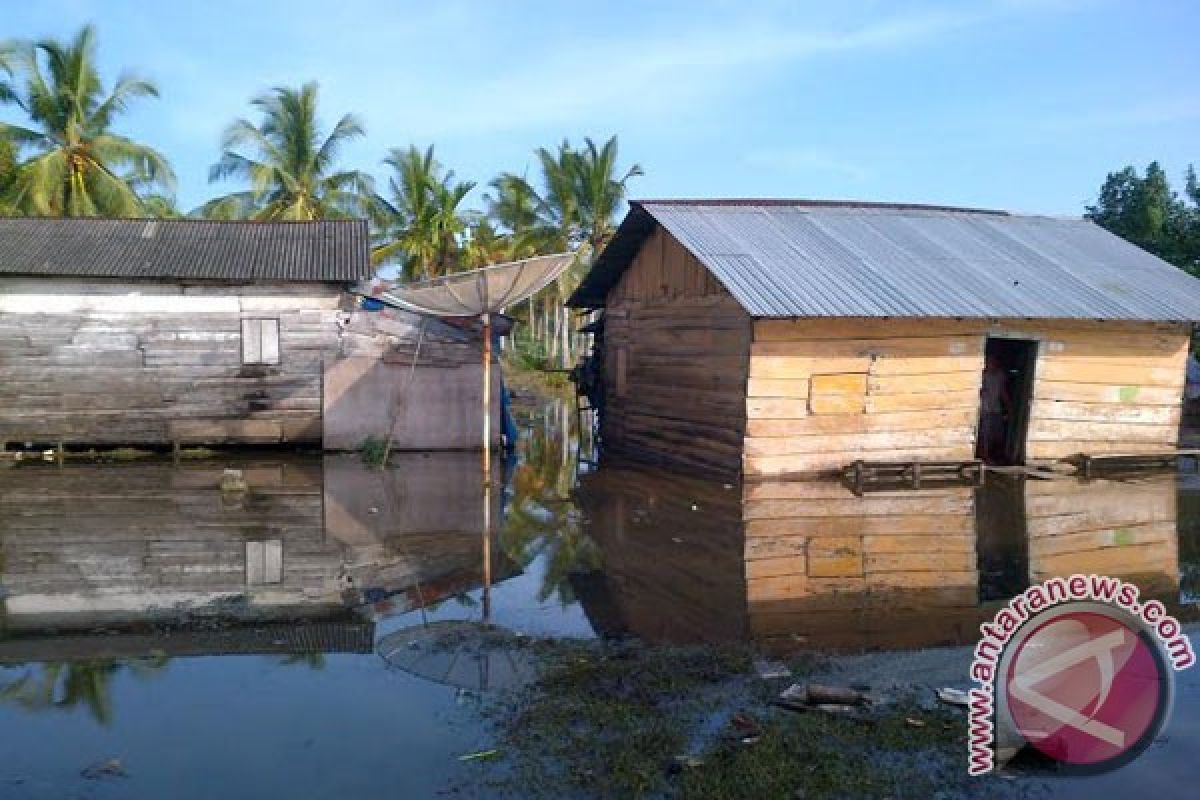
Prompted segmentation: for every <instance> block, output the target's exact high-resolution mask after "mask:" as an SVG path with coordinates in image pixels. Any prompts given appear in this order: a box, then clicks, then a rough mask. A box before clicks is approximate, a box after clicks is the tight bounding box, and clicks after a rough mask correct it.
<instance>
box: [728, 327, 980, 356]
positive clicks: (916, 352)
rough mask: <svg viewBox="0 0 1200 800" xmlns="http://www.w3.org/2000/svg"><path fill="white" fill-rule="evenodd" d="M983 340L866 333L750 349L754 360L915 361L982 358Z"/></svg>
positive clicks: (760, 343) (759, 343)
mask: <svg viewBox="0 0 1200 800" xmlns="http://www.w3.org/2000/svg"><path fill="white" fill-rule="evenodd" d="M983 341H984V340H983V337H982V336H976V335H966V336H930V335H921V334H917V335H916V336H897V337H887V336H881V337H873V336H870V335H869V334H865V333H850V334H849V335H848V336H847V337H845V338H841V339H820V340H809V341H804V340H802V341H790V342H778V341H759V340H755V342H754V344H753V345H752V346H751V350H750V352H751V355H752V356H753V357H754V358H764V359H767V358H811V359H814V360H819V359H839V358H847V359H852V358H868V359H876V358H914V357H930V358H934V357H947V356H979V355H982V353H983Z"/></svg>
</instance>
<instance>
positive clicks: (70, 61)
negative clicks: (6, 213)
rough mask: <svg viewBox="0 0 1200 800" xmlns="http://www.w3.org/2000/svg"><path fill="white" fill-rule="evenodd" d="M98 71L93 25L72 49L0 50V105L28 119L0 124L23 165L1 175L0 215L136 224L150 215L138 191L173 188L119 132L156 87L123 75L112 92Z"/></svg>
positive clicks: (52, 42)
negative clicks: (120, 122) (116, 219)
mask: <svg viewBox="0 0 1200 800" xmlns="http://www.w3.org/2000/svg"><path fill="white" fill-rule="evenodd" d="M96 63H97V58H96V36H95V30H94V29H93V28H92V27H91V26H90V25H88V26H85V27H83V28H82V29H80V31H79V32H78V33H77V34H76V35H75V37H74V38H73V39H72V40H71V41H69V42H61V41H58V40H56V39H42V40H39V41H37V42H13V43H8V44H6V45H4V46H3V48H0V103H12V104H14V105H16V106H17V107H18V108H20V109H21V110H22V111H23V112H25V114H26V115H27V116H28V118H29V125H28V126H22V125H13V124H10V123H0V140H3V141H4V142H6V143H7V145H8V148H9V150H10V151H12V152H13V153H15V158H16V159H17V162H16V168H15V172H13V173H12V174H10V175H9V176H8V177H7V178H4V177H3V176H2V175H0V188H2V189H3V195H2V199H0V208H7V209H8V210H10V211H15V212H17V213H21V214H29V215H34V216H55V217H57V216H69V217H74V216H125V217H139V216H145V214H146V210H145V208H144V207H143V205H142V201H141V198H140V196H139V193H140V192H143V191H154V190H156V189H163V190H166V191H167V192H170V191H171V190H172V189H173V187H174V183H175V175H174V173H173V172H172V171H171V168H170V166H169V165H168V164H167V161H166V159H165V158H164V157H163V156H162V155H160V154H159V153H158V151H156V150H154V149H153V148H150V147H147V146H146V145H142V144H139V143H137V142H134V141H133V140H131V139H128V138H126V137H124V136H121V135H119V134H117V133H114V132H113V131H112V126H113V123H114V122H115V121H116V119H117V117H119V116H120V115H121V114H122V113H124V112H125V111H126V110H127V108H128V107H129V105H130V103H131V102H132V101H134V100H137V99H139V98H143V97H157V96H158V89H157V88H156V87H155V86H154V84H153V83H151V82H149V81H147V80H145V79H143V78H139V77H136V76H134V75H131V74H123V75H121V76H120V77H118V78H117V81H116V83H114V84H113V86H112V88H111V90H106V89H105V87H104V84H103V81H102V80H101V78H100V74H99V72H98V71H97V69H96ZM2 169H3V166H2V165H0V170H2ZM4 183H7V184H8V185H7V186H3V184H4Z"/></svg>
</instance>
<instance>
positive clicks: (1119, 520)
mask: <svg viewBox="0 0 1200 800" xmlns="http://www.w3.org/2000/svg"><path fill="white" fill-rule="evenodd" d="M1177 497H1178V487H1177V486H1176V480H1175V476H1174V475H1161V476H1155V477H1151V478H1144V479H1141V480H1138V481H1130V482H1124V481H1122V482H1117V481H1088V482H1083V481H1048V482H1042V481H1029V482H1027V483H1026V484H1025V518H1026V532H1027V536H1028V542H1029V580H1030V582H1031V583H1037V582H1040V581H1044V580H1046V579H1047V578H1051V577H1055V576H1069V575H1071V574H1073V573H1077V572H1079V573H1084V574H1089V573H1097V574H1100V575H1111V576H1114V577H1119V578H1124V579H1126V580H1130V581H1133V582H1134V583H1135V584H1137V585H1138V586H1139V587H1140V588H1141V589H1142V593H1143V595H1160V596H1162V595H1165V596H1174V594H1175V593H1176V592H1177V590H1178V588H1179V531H1178V514H1177Z"/></svg>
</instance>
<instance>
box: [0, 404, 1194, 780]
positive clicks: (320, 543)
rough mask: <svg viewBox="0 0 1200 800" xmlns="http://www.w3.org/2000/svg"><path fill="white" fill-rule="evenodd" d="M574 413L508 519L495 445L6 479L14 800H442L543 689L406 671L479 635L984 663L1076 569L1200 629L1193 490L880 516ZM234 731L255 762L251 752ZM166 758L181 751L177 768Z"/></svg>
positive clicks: (1007, 498)
mask: <svg viewBox="0 0 1200 800" xmlns="http://www.w3.org/2000/svg"><path fill="white" fill-rule="evenodd" d="M573 413H574V412H573V410H572V409H571V408H570V407H569V406H567V405H566V404H561V403H560V404H552V405H546V406H541V405H539V406H536V407H534V408H526V409H523V410H522V417H523V419H522V421H523V436H522V440H521V442H520V448H519V452H518V453H517V454H516V455H515V456H514V457H513V458H511V459H509V460H508V461H507V462H505V463H498V464H496V471H495V474H494V475H493V476H492V479H493V485H494V486H495V487H496V488H495V490H494V491H492V492H491V493H490V496H488V497H486V499H485V493H484V492H483V482H482V476H481V475H480V473H479V471H478V464H479V460H478V457H477V456H476V455H475V454H470V453H440V454H432V453H430V454H426V453H399V454H396V455H395V456H394V460H393V462H392V464H391V466H390V467H389V468H388V469H386V470H378V469H375V468H372V467H368V466H366V465H364V464H362V463H361V462H360V461H359V460H358V459H357V458H356V457H353V456H344V455H342V456H301V455H261V454H260V455H254V456H239V457H229V458H221V459H216V460H213V461H203V462H187V461H184V462H182V463H179V464H173V463H170V462H161V461H154V462H149V461H147V462H134V463H128V464H73V463H68V464H67V465H65V466H62V467H59V466H55V465H48V464H36V465H20V466H13V465H11V464H5V465H3V466H0V738H2V739H3V740H4V741H11V742H17V741H20V742H22V743H23V744H22V746H21V747H20V748H16V749H15V750H14V753H15V754H14V755H13V756H12V757H11V758H9V759H8V762H7V763H6V764H5V765H4V766H3V767H0V781H3V780H7V779H12V780H18V781H22V783H21V784H20V785H21V786H25V787H34V788H31V789H30V790H29V791H24V790H17V789H14V790H12V791H8V789H5V790H4V791H6V792H8V794H11V795H12V796H16V797H23V796H29V797H58V796H64V795H65V794H67V793H66V792H63V791H61V787H62V785H63V782H64V781H66V780H77V779H78V772H79V769H80V768H81V767H82V766H85V765H86V764H87V763H90V762H92V761H97V760H100V759H103V758H108V757H111V756H112V755H114V754H121V755H123V757H126V758H128V759H129V760H130V762H131V768H136V770H137V777H138V779H139V780H140V781H144V783H143V784H142V787H143V788H144V789H145V791H146V793H147V795H146V796H177V797H204V796H211V795H212V794H214V793H215V792H217V788H218V787H217V784H214V782H213V781H214V780H216V779H215V778H213V777H212V776H211V775H210V773H212V772H213V771H212V770H211V769H209V768H208V767H207V766H206V765H211V764H215V763H219V764H221V765H222V769H221V770H220V772H221V775H222V778H221V783H222V784H226V783H230V784H231V783H233V782H236V783H237V785H239V786H242V787H246V790H247V791H248V792H249V791H250V790H252V789H253V790H255V791H256V792H257V795H262V796H276V795H286V796H289V797H326V796H338V795H342V796H363V795H368V794H380V793H381V791H383V790H392V789H395V788H396V787H397V786H402V787H403V788H404V789H405V790H406V792H407V793H408V794H409V795H412V796H426V795H430V794H433V793H434V792H435V791H436V790H437V789H438V788H441V787H442V786H443V785H444V783H445V781H446V779H447V776H449V775H451V774H453V772H454V769H455V767H454V765H455V764H456V763H457V761H456V759H455V758H454V755H453V754H458V753H463V752H470V751H471V750H473V749H479V748H480V747H485V746H487V745H488V742H487V740H486V738H484V737H485V736H486V734H484V733H483V732H481V730H480V728H479V727H478V725H477V724H476V723H473V722H472V723H464V724H462V725H457V726H456V725H454V724H450V723H451V721H453V720H455V719H457V717H456V716H455V715H456V714H457V713H459V711H458V710H459V709H460V708H461V707H462V706H463V703H464V692H466V693H467V695H470V694H472V693H473V692H474V691H475V690H483V689H484V688H487V687H494V686H496V685H500V684H503V683H504V682H505V681H507V680H509V676H511V675H514V674H517V673H521V672H522V671H523V668H524V665H522V664H515V665H512V664H507V665H506V664H504V663H502V662H500V661H499V660H498V659H497V660H494V661H488V662H487V664H483V663H482V662H478V664H477V666H484V667H486V669H482V670H475V671H470V670H463V669H462V665H463V662H461V661H453V659H449V658H447V659H444V660H442V661H438V660H437V659H432V660H430V659H418V658H415V656H416V655H421V654H416V653H411V652H407V650H408V649H409V648H411V647H412V643H413V642H415V641H417V640H418V639H420V638H421V635H419V633H420V632H423V631H434V630H454V631H460V630H466V629H467V628H466V624H467V623H470V624H477V623H481V622H485V621H486V622H488V623H491V625H493V626H495V629H499V630H501V631H503V632H504V635H505V636H510V635H513V634H534V635H549V636H585V637H587V636H597V635H598V636H636V637H640V638H642V639H645V640H647V641H652V642H689V641H717V640H729V639H745V638H752V639H754V640H756V641H759V642H762V643H764V644H766V645H768V646H771V647H779V648H789V649H791V648H797V647H810V648H820V649H834V650H857V649H864V648H865V649H890V648H914V647H927V646H932V645H940V644H956V643H961V644H967V643H973V641H974V639H975V636H976V631H977V626H978V624H979V622H980V621H981V620H983V619H984V618H986V617H989V616H991V615H992V614H993V613H994V611H995V608H996V606H997V605H998V604H1000V603H1003V602H1004V601H1006V600H1007V598H1008V597H1011V596H1012V595H1014V594H1015V593H1017V592H1019V591H1021V590H1022V589H1024V588H1025V587H1026V586H1028V585H1029V584H1030V583H1031V582H1036V581H1041V580H1044V579H1045V578H1047V577H1050V576H1052V575H1063V574H1070V573H1073V572H1079V571H1085V572H1087V571H1099V572H1105V573H1108V574H1111V575H1115V576H1119V577H1124V578H1127V579H1130V580H1133V581H1135V582H1136V583H1137V584H1138V585H1139V586H1141V587H1142V589H1143V593H1144V594H1147V595H1156V596H1158V597H1160V598H1162V599H1164V600H1165V601H1166V602H1167V604H1168V606H1170V608H1171V610H1172V612H1173V613H1175V614H1176V615H1178V616H1180V617H1181V618H1184V619H1194V618H1195V616H1196V614H1195V608H1196V604H1197V603H1198V602H1200V478H1197V476H1195V475H1182V476H1174V475H1157V476H1149V477H1144V478H1139V479H1136V480H1093V481H1081V480H1076V479H1073V478H1063V479H1059V480H1048V481H1042V480H1019V479H1012V478H1004V477H996V478H995V479H994V480H993V479H989V482H988V484H987V485H986V486H985V487H983V488H978V489H977V488H974V487H967V486H942V487H936V488H927V489H920V490H907V489H898V490H890V491H880V492H868V493H866V494H865V495H863V496H861V497H860V496H855V495H854V494H853V493H852V492H851V491H849V490H848V489H847V488H845V487H843V486H840V485H837V484H832V483H825V482H812V481H763V482H748V483H745V484H721V483H713V482H709V481H704V480H699V479H695V478H688V477H681V476H676V475H669V474H665V473H662V472H658V471H653V470H649V469H645V468H640V467H635V466H630V465H622V464H615V463H606V464H603V465H600V466H595V465H593V464H592V463H591V462H590V460H587V459H581V458H580V452H579V448H578V446H577V444H576V442H575V439H574V437H573V436H571V435H570V431H571V429H572V427H573V422H574V420H573ZM226 469H237V470H240V473H241V477H242V480H243V481H244V483H245V487H244V490H243V489H242V488H238V487H237V484H238V482H237V481H233V482H229V481H226V475H225V470H226ZM223 484H224V485H225V486H226V488H225V489H222V485H223ZM231 485H232V487H233V488H232V489H231ZM485 503H486V505H485ZM488 529H490V531H491V534H490V536H489V537H487V538H485V535H484V531H485V530H488ZM449 623H453V624H449ZM493 641H498V640H493ZM385 650H386V651H387V654H388V655H394V654H397V653H398V654H399V656H397V657H396V658H395V662H396V663H398V664H400V665H401V668H400V669H391V668H389V667H388V664H389V663H392V662H391V661H385V658H384V657H383V656H384V655H385V653H384V651H385ZM501 655H502V654H501ZM407 656H412V657H411V658H409V657H407ZM409 662H411V663H409ZM418 662H419V663H418ZM468 687H470V688H468ZM433 720H436V722H432V721H433ZM181 722H182V723H185V724H181ZM229 730H238V731H239V732H240V733H241V734H242V735H240V736H239V737H237V739H238V741H239V742H243V743H248V744H244V746H239V748H237V749H236V751H232V750H230V748H229V747H228V746H227V743H228V731H229ZM180 737H183V738H180ZM164 742H174V745H172V746H174V747H176V748H177V749H178V750H179V751H180V752H183V753H186V755H184V756H180V757H179V758H177V759H166V760H164V759H162V758H161V755H162V751H163V748H164V746H165V745H164ZM298 752H303V753H305V754H306V757H305V758H304V759H302V761H303V763H302V764H296V763H295V755H296V753H298ZM398 754H402V755H398ZM289 759H290V761H289V762H288V763H292V764H293V765H294V769H291V770H283V771H278V770H276V771H268V772H264V771H263V770H262V767H261V765H262V764H266V763H272V764H273V763H283V762H284V761H285V760H289ZM133 762H136V763H133ZM351 763H353V764H358V765H360V768H359V769H349V768H347V769H340V768H335V767H337V766H339V765H345V764H351ZM381 765H387V768H386V769H384V768H382V767H381ZM401 772H402V773H403V776H404V777H403V780H398V778H397V774H398V773H401ZM181 775H186V776H191V777H190V779H189V780H182V781H181V780H180V777H181ZM206 775H209V777H207V778H206V777H205V776H206ZM13 785H14V786H15V785H16V784H13Z"/></svg>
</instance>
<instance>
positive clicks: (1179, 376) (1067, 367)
mask: <svg viewBox="0 0 1200 800" xmlns="http://www.w3.org/2000/svg"><path fill="white" fill-rule="evenodd" d="M1037 377H1038V380H1039V381H1043V380H1044V381H1066V382H1070V383H1098V384H1103V385H1108V386H1125V385H1130V386H1159V387H1163V388H1182V387H1183V384H1184V378H1185V373H1184V370H1182V369H1168V368H1162V367H1140V366H1129V365H1125V364H1104V363H1092V362H1084V363H1079V362H1073V361H1068V360H1056V359H1043V360H1042V361H1041V363H1039V364H1038V366H1037Z"/></svg>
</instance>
